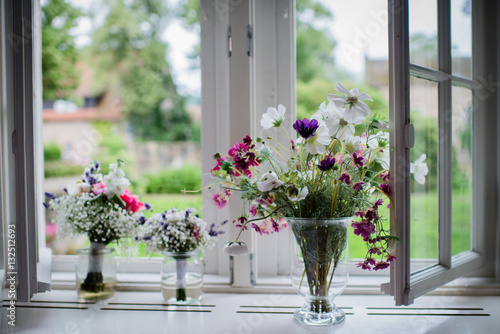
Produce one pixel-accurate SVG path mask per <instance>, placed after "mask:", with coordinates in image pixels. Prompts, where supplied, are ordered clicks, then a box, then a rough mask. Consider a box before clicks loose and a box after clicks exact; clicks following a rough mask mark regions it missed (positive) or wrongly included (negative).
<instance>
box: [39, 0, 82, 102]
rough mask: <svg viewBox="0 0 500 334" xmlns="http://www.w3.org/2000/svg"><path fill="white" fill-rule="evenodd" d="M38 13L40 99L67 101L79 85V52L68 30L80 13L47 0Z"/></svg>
mask: <svg viewBox="0 0 500 334" xmlns="http://www.w3.org/2000/svg"><path fill="white" fill-rule="evenodd" d="M41 9H42V74H43V77H42V83H43V99H44V100H56V99H63V98H68V97H71V93H72V92H73V91H74V89H75V88H76V87H77V86H78V81H79V74H78V72H77V70H76V68H75V64H76V62H77V60H78V50H77V49H76V46H75V38H74V36H73V35H72V34H71V30H72V29H73V28H75V27H76V20H77V19H78V18H79V17H80V16H81V15H82V13H81V11H80V10H78V9H77V8H74V7H72V6H71V5H70V4H68V3H66V2H65V1H64V0H48V1H47V2H46V3H45V4H44V5H43V6H42V8H41Z"/></svg>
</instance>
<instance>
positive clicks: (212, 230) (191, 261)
mask: <svg viewBox="0 0 500 334" xmlns="http://www.w3.org/2000/svg"><path fill="white" fill-rule="evenodd" d="M224 223H225V222H223V224H224ZM139 224H140V225H141V228H140V230H139V235H138V236H137V237H136V240H137V241H140V242H144V243H145V244H146V251H147V252H152V253H157V254H161V253H163V254H164V255H165V258H164V262H163V265H162V294H163V297H164V299H165V300H166V301H167V302H173V303H181V304H184V303H186V304H187V303H192V302H195V301H198V300H199V299H200V298H201V295H202V292H203V264H202V263H201V261H200V252H199V251H200V249H201V248H210V247H212V246H213V245H214V243H215V238H216V237H217V236H218V235H219V234H222V233H224V232H223V231H218V230H216V225H215V223H212V224H210V225H208V224H207V223H206V222H205V221H204V220H203V219H201V218H200V217H199V215H198V214H196V210H195V209H187V210H182V211H179V210H177V209H176V208H172V209H170V210H168V211H165V212H164V213H161V214H159V213H156V214H153V215H152V216H151V217H150V218H149V219H146V218H145V217H140V218H139Z"/></svg>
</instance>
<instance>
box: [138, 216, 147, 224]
mask: <svg viewBox="0 0 500 334" xmlns="http://www.w3.org/2000/svg"><path fill="white" fill-rule="evenodd" d="M144 223H146V217H144V216H141V217H139V225H144Z"/></svg>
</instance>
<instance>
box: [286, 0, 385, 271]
mask: <svg viewBox="0 0 500 334" xmlns="http://www.w3.org/2000/svg"><path fill="white" fill-rule="evenodd" d="M317 3H320V4H321V7H322V9H321V10H316V11H312V10H311V9H310V8H308V7H307V5H304V2H303V1H297V2H296V5H297V8H296V10H297V22H296V38H297V41H296V42H297V118H298V119H302V118H305V117H310V116H311V115H312V114H314V113H315V112H316V111H317V110H318V106H319V105H320V104H321V103H322V102H324V101H326V93H334V94H335V85H336V84H337V83H338V82H342V83H343V84H345V85H346V86H348V87H349V88H350V89H352V88H354V87H357V88H358V89H359V90H360V91H362V92H366V93H367V94H368V95H370V96H371V97H372V98H373V102H370V103H369V105H370V107H371V109H372V115H374V114H377V115H378V116H379V117H380V118H382V119H386V120H388V119H389V112H388V110H389V103H388V99H389V65H388V40H387V34H388V25H387V0H354V1H345V0H320V1H317ZM353 8H356V19H355V20H353V19H352V18H353V16H352V11H353ZM324 9H326V11H324ZM363 129H364V126H358V127H357V128H356V131H357V135H361V133H362V131H363ZM380 213H381V215H383V216H384V217H389V209H388V208H387V207H386V206H383V207H381V208H380ZM387 223H389V222H387ZM350 234H351V235H350V239H349V256H350V257H351V258H352V259H356V258H363V257H364V256H365V255H366V246H365V245H364V242H363V240H362V238H360V237H359V236H355V235H354V233H353V229H350ZM360 271H361V270H360ZM387 272H388V271H387Z"/></svg>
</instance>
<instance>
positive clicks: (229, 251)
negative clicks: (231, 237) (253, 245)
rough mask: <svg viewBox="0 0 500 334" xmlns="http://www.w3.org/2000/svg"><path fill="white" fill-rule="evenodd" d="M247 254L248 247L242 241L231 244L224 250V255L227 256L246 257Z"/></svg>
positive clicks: (225, 246)
mask: <svg viewBox="0 0 500 334" xmlns="http://www.w3.org/2000/svg"><path fill="white" fill-rule="evenodd" d="M247 253H248V247H247V245H246V244H245V243H244V242H242V241H236V242H229V243H227V244H225V245H224V247H223V248H222V254H224V255H227V256H239V255H246V254H247Z"/></svg>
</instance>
